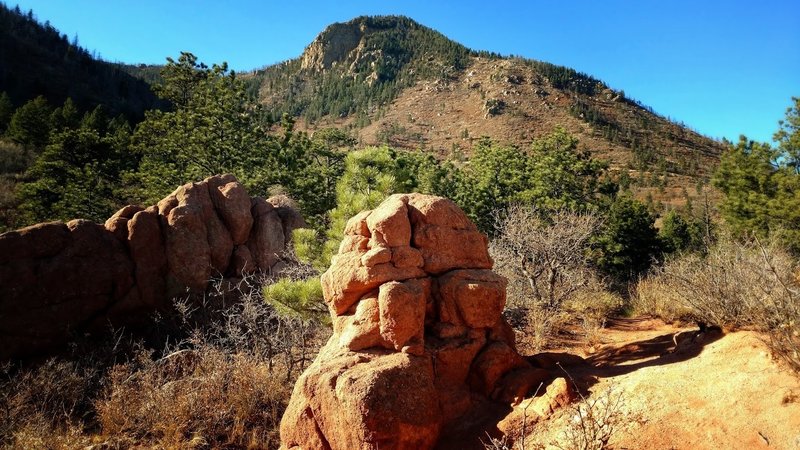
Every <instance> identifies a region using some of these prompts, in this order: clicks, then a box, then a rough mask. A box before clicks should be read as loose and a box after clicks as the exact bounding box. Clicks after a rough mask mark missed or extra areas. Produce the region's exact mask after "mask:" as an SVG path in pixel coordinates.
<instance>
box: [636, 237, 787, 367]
mask: <svg viewBox="0 0 800 450" xmlns="http://www.w3.org/2000/svg"><path fill="white" fill-rule="evenodd" d="M777 242H778V241H777V240H773V241H770V242H768V243H766V244H763V243H761V242H760V241H758V240H752V241H747V242H738V241H734V240H731V239H723V240H721V241H720V242H719V243H718V244H717V245H716V246H715V247H713V248H711V249H710V250H709V252H708V255H707V256H705V257H702V256H700V255H684V256H681V257H678V258H676V259H673V260H671V261H669V262H667V263H666V264H665V265H664V267H662V268H660V269H659V270H657V271H655V272H654V273H652V274H651V275H650V276H649V277H647V278H645V279H644V280H642V281H640V282H639V284H638V286H637V288H636V295H635V297H634V298H635V299H636V300H635V305H636V307H637V309H639V310H640V311H643V312H648V313H652V314H655V315H659V316H661V317H665V316H666V317H665V318H670V317H683V318H689V317H690V318H692V319H694V320H698V321H702V322H707V323H712V324H716V325H720V326H723V327H726V328H728V329H735V328H741V327H750V328H754V329H757V330H759V331H763V332H765V333H766V334H767V336H768V337H769V343H770V345H771V347H772V349H773V351H774V352H775V354H776V355H778V356H780V357H782V358H783V359H785V360H786V361H787V362H788V363H789V364H790V366H791V367H793V368H794V369H795V370H798V371H800V282H798V279H797V276H796V275H795V274H796V273H797V271H798V264H797V261H796V260H795V259H794V258H793V257H792V256H791V255H790V254H789V253H788V252H787V251H786V250H785V249H784V248H783V247H781V246H780V245H779V244H777Z"/></svg>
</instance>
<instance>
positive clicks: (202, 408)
mask: <svg viewBox="0 0 800 450" xmlns="http://www.w3.org/2000/svg"><path fill="white" fill-rule="evenodd" d="M150 356H151V355H150V354H148V353H144V354H142V356H141V357H140V358H138V359H137V360H135V361H131V362H128V363H125V364H121V365H117V366H115V367H114V368H113V369H112V370H111V372H110V374H109V380H108V387H107V390H106V393H105V395H104V396H103V397H102V398H100V399H99V400H98V401H97V403H96V407H97V417H98V421H99V423H100V425H101V427H102V434H103V435H105V436H113V437H114V439H115V440H116V441H121V442H127V443H130V444H131V445H133V444H147V445H157V446H159V447H167V448H178V447H187V446H188V447H204V448H209V447H211V448H217V447H221V446H234V447H237V448H253V447H257V448H275V447H277V446H278V442H279V439H278V424H279V423H280V418H281V415H282V414H283V410H284V408H285V406H286V403H287V402H288V399H289V396H290V394H291V387H290V386H291V384H287V383H285V377H284V374H282V373H281V372H280V371H279V370H276V369H275V368H270V365H269V363H268V362H267V361H265V360H262V359H260V358H258V357H256V356H254V355H252V354H247V353H237V354H229V353H226V352H224V351H222V350H220V349H219V348H216V347H214V346H212V345H207V344H203V345H200V346H198V347H197V348H196V349H192V350H186V349H184V350H178V351H176V352H174V353H171V354H169V355H166V356H164V357H162V358H159V359H157V360H153V359H152V358H151V357H150Z"/></svg>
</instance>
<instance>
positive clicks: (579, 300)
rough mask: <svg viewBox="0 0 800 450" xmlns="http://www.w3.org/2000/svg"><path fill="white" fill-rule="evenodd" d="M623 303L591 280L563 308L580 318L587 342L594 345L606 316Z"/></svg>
mask: <svg viewBox="0 0 800 450" xmlns="http://www.w3.org/2000/svg"><path fill="white" fill-rule="evenodd" d="M624 303H625V302H624V300H623V299H622V297H620V296H619V295H617V294H615V293H613V292H609V291H608V290H606V289H604V287H603V286H602V285H601V284H600V283H598V282H597V281H596V280H593V281H592V283H591V284H590V285H589V286H588V287H586V288H584V289H581V290H580V291H578V292H576V293H575V294H574V295H573V296H572V297H571V298H570V299H569V300H567V301H566V302H565V305H564V308H565V309H566V310H567V311H568V312H569V313H570V315H571V316H572V317H577V318H578V319H579V320H580V325H581V328H582V329H583V334H584V336H585V337H586V340H587V343H588V344H589V345H594V344H599V343H600V330H601V329H603V328H605V326H606V320H607V319H608V317H610V316H611V315H612V314H613V313H614V312H616V311H618V310H619V309H620V308H622V306H623V305H624Z"/></svg>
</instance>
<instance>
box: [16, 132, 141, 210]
mask: <svg viewBox="0 0 800 450" xmlns="http://www.w3.org/2000/svg"><path fill="white" fill-rule="evenodd" d="M129 142H130V127H129V126H128V124H127V122H125V121H124V119H117V120H115V121H112V122H111V124H110V125H109V126H108V127H107V128H106V130H104V131H100V130H97V129H95V128H91V127H88V126H81V127H78V128H73V129H65V130H64V131H62V132H59V133H55V134H54V135H53V137H52V140H51V142H50V144H49V145H48V146H47V147H46V149H45V150H44V152H43V153H42V154H41V155H40V156H39V157H38V158H37V159H36V161H35V162H34V164H33V165H32V166H31V167H30V168H29V169H28V171H27V172H26V174H25V178H26V179H29V180H31V181H29V182H26V183H23V184H21V185H20V187H19V189H18V191H19V193H18V196H19V199H20V201H21V204H20V209H21V211H22V212H23V214H24V215H25V218H26V220H27V221H28V222H29V223H33V222H42V221H47V220H54V219H59V220H70V219H74V218H85V219H90V220H94V221H97V222H102V221H104V220H105V219H106V218H107V217H108V216H110V215H111V214H113V212H114V211H115V210H116V209H118V208H119V205H120V204H123V203H124V201H123V198H122V196H123V193H122V191H121V188H120V186H121V184H122V182H121V175H122V173H123V172H125V171H128V170H131V169H133V168H135V166H136V161H135V159H134V155H132V154H131V153H130V152H129V151H128V146H129Z"/></svg>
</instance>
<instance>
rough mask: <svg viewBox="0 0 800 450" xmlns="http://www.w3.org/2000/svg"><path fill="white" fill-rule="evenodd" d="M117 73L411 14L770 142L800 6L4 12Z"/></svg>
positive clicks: (616, 3) (717, 129) (796, 41)
mask: <svg viewBox="0 0 800 450" xmlns="http://www.w3.org/2000/svg"><path fill="white" fill-rule="evenodd" d="M5 1H6V4H8V5H9V6H12V7H13V6H14V5H16V4H19V6H20V8H22V9H23V10H24V11H27V10H28V9H33V11H34V14H35V15H36V16H37V17H38V18H39V20H40V21H42V22H43V21H45V20H49V21H50V22H51V24H53V26H55V27H56V28H58V29H59V30H60V31H61V32H62V33H65V34H67V35H68V36H70V37H73V36H74V35H76V34H77V35H78V39H79V42H80V44H81V45H82V46H84V47H86V48H88V49H89V50H90V51H91V50H94V51H96V52H97V53H98V54H99V55H100V56H102V57H103V58H104V59H106V60H110V61H122V62H127V63H140V62H143V63H163V62H164V58H165V57H167V56H177V55H178V54H179V53H180V51H182V50H186V51H191V52H193V53H195V54H196V55H198V57H199V58H200V59H201V60H202V61H204V62H206V63H208V64H210V63H214V62H222V61H227V62H228V63H229V65H230V66H231V68H233V69H235V70H238V71H246V70H249V69H253V68H258V67H262V66H264V65H268V64H272V63H276V62H279V61H283V60H286V59H289V58H293V57H296V56H298V55H300V53H301V52H302V51H303V48H304V47H305V46H306V45H307V44H308V43H310V42H311V41H312V40H313V39H314V37H315V36H316V35H317V34H318V33H319V32H320V31H322V30H323V29H324V28H325V26H327V25H328V24H330V23H333V22H341V21H346V20H349V19H351V18H353V17H356V16H359V15H374V14H403V15H406V16H409V17H411V18H412V19H414V20H416V21H418V22H420V23H422V24H423V25H427V26H429V27H431V28H434V29H436V30H438V31H441V32H442V33H444V34H445V35H446V36H448V37H450V38H452V39H454V40H456V41H458V42H461V43H462V44H464V45H466V46H468V47H470V48H473V49H476V50H489V51H494V52H498V53H501V54H514V55H519V56H524V57H528V58H534V59H539V60H543V61H548V62H552V63H556V64H562V65H565V66H569V67H572V68H574V69H577V70H579V71H582V72H586V73H588V74H590V75H593V76H595V77H597V78H599V79H601V80H603V81H605V82H606V83H607V84H609V85H610V86H611V87H613V88H615V89H622V90H624V91H625V93H626V95H627V96H629V97H632V98H635V99H638V100H640V101H642V102H643V103H644V104H646V105H649V106H652V107H653V108H654V109H655V110H656V112H659V113H660V114H663V115H665V116H669V117H671V118H672V119H674V120H677V121H683V122H684V123H686V124H687V125H688V126H690V127H692V128H694V129H696V130H698V131H700V132H701V133H703V134H706V135H708V136H711V137H715V138H722V137H726V138H728V139H731V140H735V139H737V137H738V135H739V134H746V135H747V136H748V137H750V138H752V139H758V140H771V136H772V133H773V132H774V131H775V129H776V128H777V121H778V120H779V119H781V118H782V117H783V115H784V111H785V109H786V108H787V107H788V106H789V104H790V99H791V97H792V96H800V1H798V0H758V1H752V0H751V1H743V0H728V1H717V0H712V1H705V0H694V1H686V0H677V1H672V0H667V1H658V2H656V1H648V0H629V1H623V0H603V1H594V0H592V1H590V0H585V1H572V2H556V1H544V0H541V1H540V0H535V1H534V0H529V1H513V2H486V1H471V0H466V1H434V0H427V1H420V0H406V1H402V2H379V1H375V0H369V1H364V0H340V1H330V0H329V1H316V0H305V1H301V2H291V1H281V2H275V1H259V0H236V1H232V0H229V1H221V0H217V1H212V0H192V1H190V0H172V1H169V0H137V1H130V0H113V1H109V0H18V1H14V0H5Z"/></svg>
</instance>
